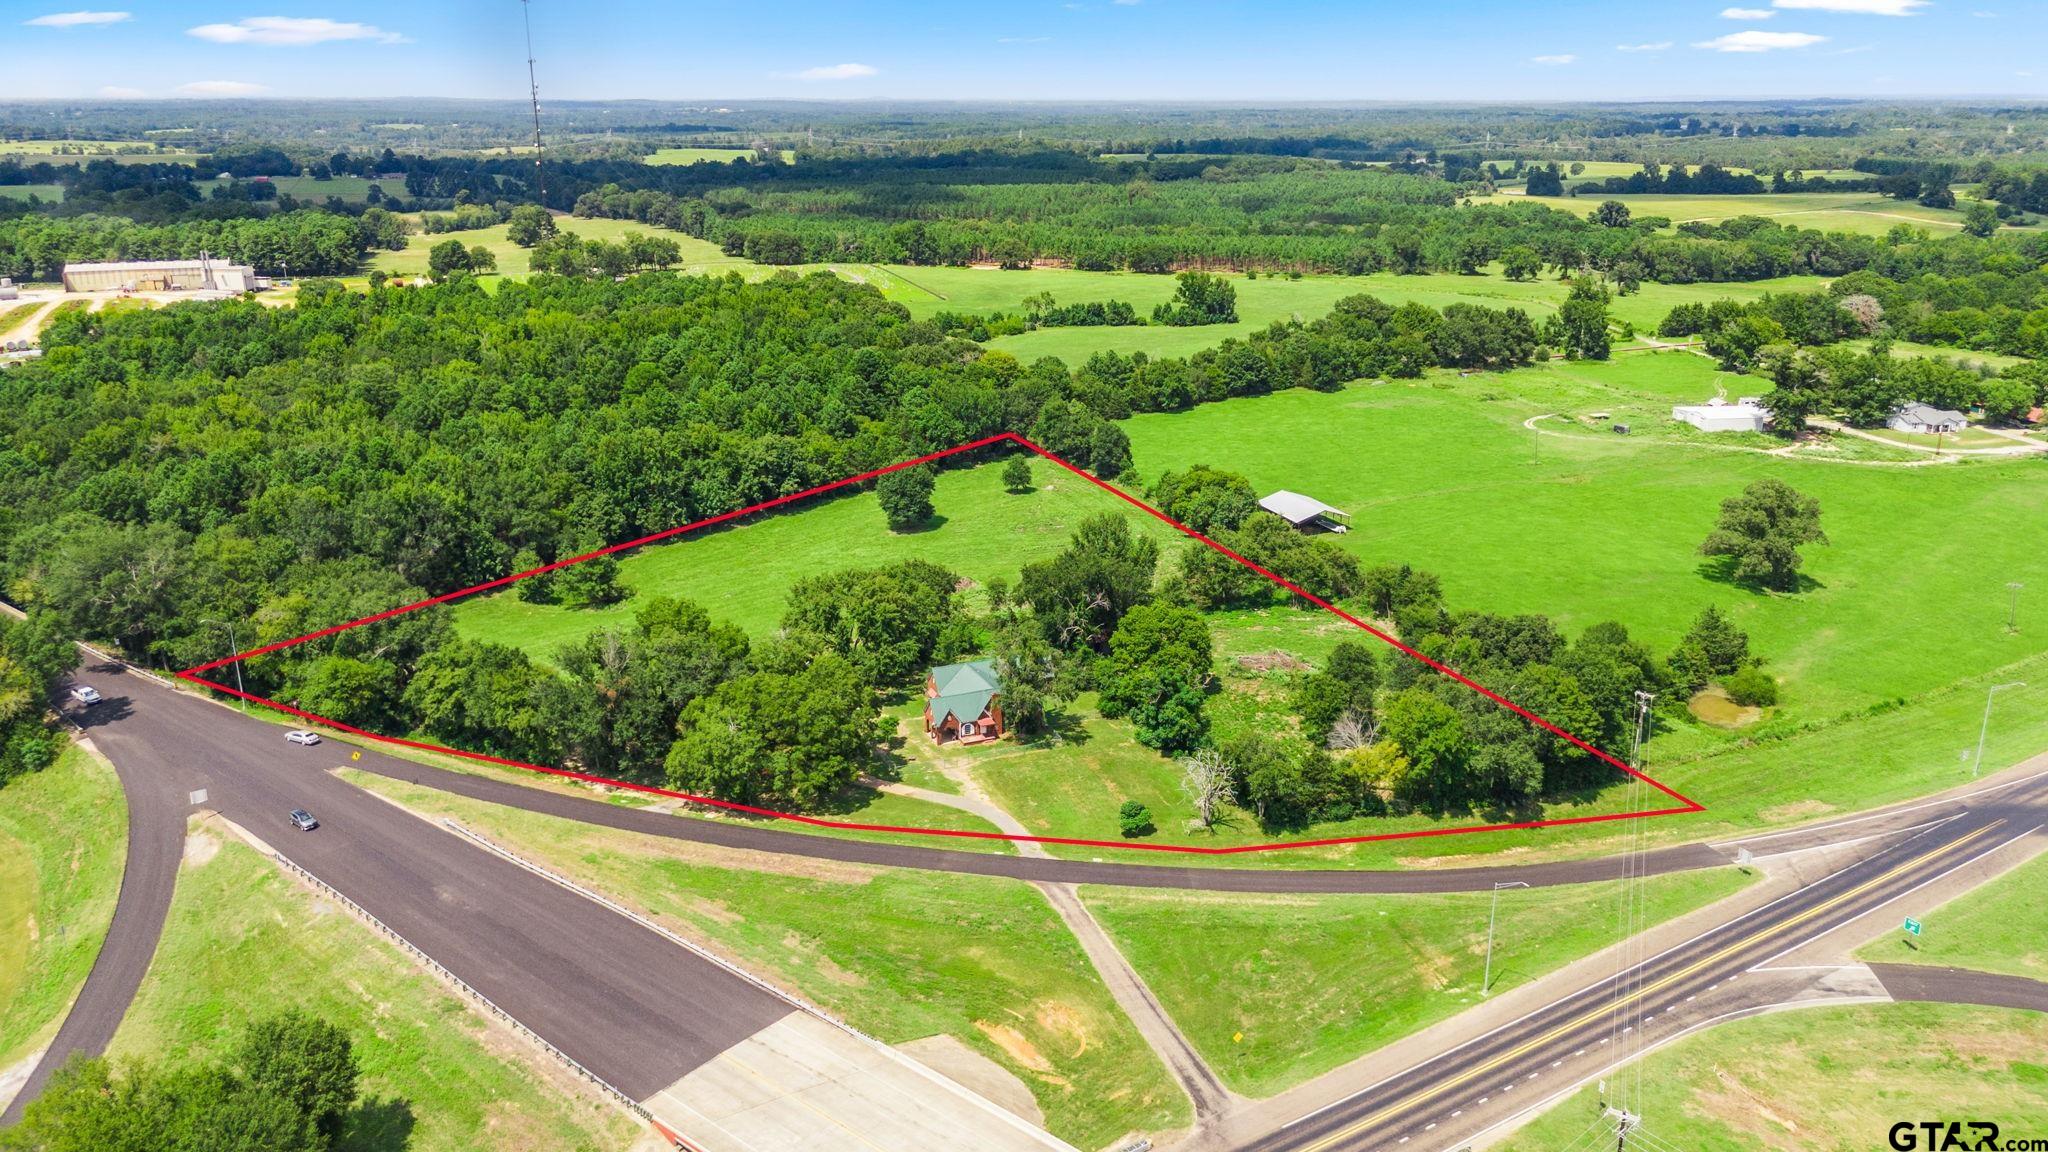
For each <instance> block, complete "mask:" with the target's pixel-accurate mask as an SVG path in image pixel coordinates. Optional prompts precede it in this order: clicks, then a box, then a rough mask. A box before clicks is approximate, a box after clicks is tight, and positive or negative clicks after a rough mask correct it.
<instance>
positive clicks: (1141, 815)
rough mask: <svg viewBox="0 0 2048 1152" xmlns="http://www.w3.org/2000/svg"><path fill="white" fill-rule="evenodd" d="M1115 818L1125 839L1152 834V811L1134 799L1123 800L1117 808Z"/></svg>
mask: <svg viewBox="0 0 2048 1152" xmlns="http://www.w3.org/2000/svg"><path fill="white" fill-rule="evenodd" d="M1116 819H1117V826H1118V827H1119V828H1121V829H1123V834H1124V839H1126V840H1130V839H1135V838H1137V837H1139V836H1150V835H1151V834H1152V831H1153V829H1152V812H1151V810H1150V809H1147V808H1146V807H1145V806H1144V805H1143V804H1140V803H1138V802H1137V801H1136V800H1126V801H1124V806H1123V807H1122V808H1119V809H1117V813H1116Z"/></svg>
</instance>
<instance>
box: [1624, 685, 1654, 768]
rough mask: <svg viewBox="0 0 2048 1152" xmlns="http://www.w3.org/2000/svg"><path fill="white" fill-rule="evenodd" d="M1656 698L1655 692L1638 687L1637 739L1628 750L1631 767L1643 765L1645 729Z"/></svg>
mask: <svg viewBox="0 0 2048 1152" xmlns="http://www.w3.org/2000/svg"><path fill="white" fill-rule="evenodd" d="M1656 699H1657V697H1656V695H1655V694H1654V693H1650V692H1645V691H1643V690H1642V689H1640V688H1638V689H1636V732H1635V741H1634V743H1632V744H1631V745H1630V746H1629V750H1628V763H1629V767H1631V768H1641V767H1642V766H1643V741H1644V740H1645V739H1646V738H1647V734H1646V733H1645V732H1644V731H1643V730H1644V729H1645V728H1646V727H1648V726H1649V723H1650V704H1651V702H1652V701H1654V700H1656Z"/></svg>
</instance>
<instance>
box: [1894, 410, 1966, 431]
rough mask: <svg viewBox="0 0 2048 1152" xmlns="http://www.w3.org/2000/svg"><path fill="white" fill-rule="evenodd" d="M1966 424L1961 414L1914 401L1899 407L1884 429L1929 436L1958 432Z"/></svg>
mask: <svg viewBox="0 0 2048 1152" xmlns="http://www.w3.org/2000/svg"><path fill="white" fill-rule="evenodd" d="M1968 422H1969V421H1968V420H1966V419H1965V418H1964V416H1963V414H1962V413H1961V412H1954V411H1950V410H1949V409H1947V408H1936V407H1934V406H1933V405H1931V404H1921V403H1919V402H1917V401H1915V402H1911V403H1906V404H1901V405H1899V408H1898V411H1896V412H1893V413H1892V418H1891V419H1890V420H1889V421H1887V422H1886V427H1889V428H1890V429H1891V430H1892V431H1894V432H1924V433H1926V434H1928V435H1930V436H1931V435H1934V434H1936V433H1941V432H1960V431H1962V430H1963V425H1965V424H1967V423H1968Z"/></svg>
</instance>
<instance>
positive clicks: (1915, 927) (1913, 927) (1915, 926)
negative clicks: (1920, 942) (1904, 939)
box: [1906, 916, 1920, 936]
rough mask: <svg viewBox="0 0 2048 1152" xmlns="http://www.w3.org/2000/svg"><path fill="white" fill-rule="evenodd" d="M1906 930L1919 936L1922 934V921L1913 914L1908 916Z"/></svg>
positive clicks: (1909, 933)
mask: <svg viewBox="0 0 2048 1152" xmlns="http://www.w3.org/2000/svg"><path fill="white" fill-rule="evenodd" d="M1906 932H1907V934H1908V935H1912V936H1918V935H1919V934H1920V922H1919V921H1918V920H1915V919H1913V918H1912V917H1911V916H1908V917H1906Z"/></svg>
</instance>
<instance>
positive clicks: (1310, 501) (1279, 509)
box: [1259, 488, 1351, 532]
mask: <svg viewBox="0 0 2048 1152" xmlns="http://www.w3.org/2000/svg"><path fill="white" fill-rule="evenodd" d="M1259 507H1261V508H1264V509H1265V510H1266V511H1268V512H1271V513H1272V514H1273V515H1275V516H1278V517H1279V518H1281V519H1282V520H1285V521H1287V522H1288V523H1289V524H1292V525H1294V526H1295V527H1296V528H1299V529H1301V530H1302V531H1304V532H1306V531H1310V530H1312V529H1318V528H1320V529H1322V530H1323V531H1325V532H1349V531H1350V529H1349V528H1347V527H1345V526H1344V525H1343V524H1342V523H1340V519H1341V518H1342V517H1345V516H1349V515H1351V513H1349V512H1344V511H1340V510H1338V509H1336V508H1332V507H1330V506H1329V505H1328V504H1325V503H1323V502H1322V501H1321V500H1317V499H1316V498H1315V497H1313V496H1303V495H1302V494H1301V493H1299V492H1289V491H1287V490H1286V489H1284V488H1283V489H1281V490H1280V491H1278V492H1275V493H1273V494H1272V495H1271V496H1266V497H1262V498H1261V499H1260V500H1259Z"/></svg>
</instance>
